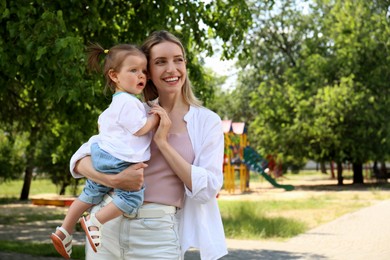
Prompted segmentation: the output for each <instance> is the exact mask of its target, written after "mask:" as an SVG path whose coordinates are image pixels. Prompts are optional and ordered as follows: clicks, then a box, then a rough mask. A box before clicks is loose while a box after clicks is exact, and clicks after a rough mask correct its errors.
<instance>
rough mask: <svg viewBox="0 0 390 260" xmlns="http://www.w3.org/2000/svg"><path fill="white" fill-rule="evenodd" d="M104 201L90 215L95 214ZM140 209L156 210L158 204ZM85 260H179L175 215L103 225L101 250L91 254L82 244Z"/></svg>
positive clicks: (119, 220) (114, 221)
mask: <svg viewBox="0 0 390 260" xmlns="http://www.w3.org/2000/svg"><path fill="white" fill-rule="evenodd" d="M104 204H106V203H105V202H104V201H103V202H102V203H101V204H99V205H97V206H95V207H94V208H93V209H92V211H91V212H96V211H98V210H99V209H100V208H101V207H103V206H104ZM142 207H153V209H158V204H145V205H143V206H142ZM85 248H86V249H85V250H86V259H87V260H129V259H131V260H138V259H139V260H141V259H142V260H145V259H148V260H149V259H150V260H152V259H158V260H162V259H170V260H180V259H181V250H180V242H179V232H178V220H177V218H176V215H175V214H166V215H165V216H163V217H160V218H135V219H130V218H125V217H123V216H121V217H118V218H116V219H113V220H111V221H108V222H107V223H105V224H104V225H103V227H102V247H100V248H98V252H97V253H95V252H94V251H93V250H92V248H91V247H90V245H89V243H88V240H86V247H85Z"/></svg>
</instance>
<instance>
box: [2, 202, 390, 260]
mask: <svg viewBox="0 0 390 260" xmlns="http://www.w3.org/2000/svg"><path fill="white" fill-rule="evenodd" d="M53 224H54V225H55V224H56V223H51V224H50V225H48V223H46V224H44V223H40V222H38V223H34V224H25V225H12V226H10V225H7V226H4V225H0V237H1V239H6V240H25V241H26V240H32V239H34V240H38V241H41V242H49V234H50V232H52V228H51V226H52V225H53ZM58 224H59V223H58ZM47 226H50V228H48V227H47ZM75 241H76V242H78V243H84V238H83V234H82V233H81V232H77V233H76V234H75ZM389 243H390V200H386V201H381V202H378V203H376V204H374V205H373V206H370V207H367V208H363V209H360V210H358V211H356V212H353V213H349V214H346V215H344V216H342V217H340V218H338V219H336V220H334V221H332V222H329V223H327V224H324V225H321V226H319V227H317V228H315V229H312V230H310V231H308V232H307V233H304V234H302V235H299V236H297V237H294V238H292V239H290V240H288V241H286V242H267V241H257V240H256V241H255V240H232V239H228V240H227V244H228V247H229V255H227V256H225V257H223V260H233V259H243V260H251V259H269V260H279V259H280V260H282V259H283V260H293V259H294V260H296V259H304V260H305V259H308V260H311V259H312V260H317V259H318V260H325V259H329V260H360V259H361V260H371V259H372V260H389V259H390V246H389ZM0 259H1V260H3V259H4V260H10V259H11V260H22V259H29V260H30V259H31V260H59V259H61V258H55V257H54V258H53V257H51V258H48V257H33V256H29V255H24V254H16V253H5V252H0ZM196 259H199V253H198V252H197V251H196V250H191V251H189V252H187V254H186V257H185V260H196Z"/></svg>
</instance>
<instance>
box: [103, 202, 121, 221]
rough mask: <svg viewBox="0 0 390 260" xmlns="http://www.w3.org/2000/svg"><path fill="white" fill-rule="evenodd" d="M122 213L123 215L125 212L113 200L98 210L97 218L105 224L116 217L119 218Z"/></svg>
mask: <svg viewBox="0 0 390 260" xmlns="http://www.w3.org/2000/svg"><path fill="white" fill-rule="evenodd" d="M121 215H123V212H122V211H121V210H120V209H119V208H118V207H117V206H115V204H114V203H113V202H110V203H109V204H107V205H106V206H104V207H103V208H102V209H101V210H99V211H98V212H96V218H97V219H98V220H99V222H100V223H102V224H105V223H106V222H108V221H110V220H113V219H114V218H117V217H119V216H121Z"/></svg>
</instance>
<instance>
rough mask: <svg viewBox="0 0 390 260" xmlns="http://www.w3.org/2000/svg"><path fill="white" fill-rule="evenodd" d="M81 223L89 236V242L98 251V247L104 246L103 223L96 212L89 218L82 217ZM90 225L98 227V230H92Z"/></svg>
mask: <svg viewBox="0 0 390 260" xmlns="http://www.w3.org/2000/svg"><path fill="white" fill-rule="evenodd" d="M80 224H81V227H82V228H83V229H84V232H85V234H86V235H87V237H88V241H89V244H90V245H91V247H92V249H93V251H95V252H97V249H98V248H99V247H101V246H102V241H101V239H102V224H101V223H100V222H99V220H98V219H97V218H96V216H95V214H94V213H92V214H91V215H90V217H89V219H88V220H86V219H85V217H81V218H80ZM90 227H96V228H97V229H98V230H90Z"/></svg>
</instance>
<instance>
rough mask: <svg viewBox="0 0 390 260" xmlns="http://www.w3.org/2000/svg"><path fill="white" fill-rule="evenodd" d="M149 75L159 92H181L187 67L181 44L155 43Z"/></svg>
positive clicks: (151, 53) (151, 51)
mask: <svg viewBox="0 0 390 260" xmlns="http://www.w3.org/2000/svg"><path fill="white" fill-rule="evenodd" d="M149 75H150V79H151V80H152V81H153V83H154V85H155V86H156V88H157V90H158V92H159V94H162V93H163V92H165V93H181V88H182V87H183V85H184V82H185V80H186V76H187V69H186V61H185V59H184V55H183V52H182V50H181V48H180V46H179V45H177V44H176V43H173V42H168V41H166V42H162V43H159V44H156V45H154V46H153V47H152V48H151V50H150V59H149Z"/></svg>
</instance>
